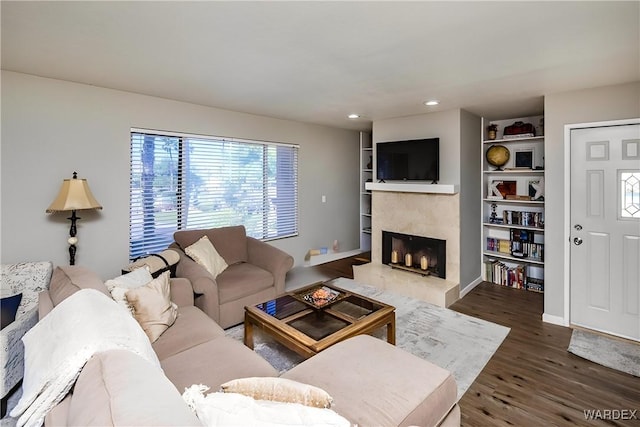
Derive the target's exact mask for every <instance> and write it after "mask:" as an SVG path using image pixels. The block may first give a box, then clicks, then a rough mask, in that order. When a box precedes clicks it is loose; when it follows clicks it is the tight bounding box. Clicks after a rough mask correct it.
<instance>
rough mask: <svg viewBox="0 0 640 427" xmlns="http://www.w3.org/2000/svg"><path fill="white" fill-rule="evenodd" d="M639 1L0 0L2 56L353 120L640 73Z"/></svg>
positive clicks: (326, 120) (532, 95) (10, 63)
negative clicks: (436, 103)
mask: <svg viewBox="0 0 640 427" xmlns="http://www.w3.org/2000/svg"><path fill="white" fill-rule="evenodd" d="M639 6H640V2H637V1H632V2H611V1H603V2H588V1H587V2H552V1H548V2H545V1H536V2H482V1H474V2H455V1H453V2H451V1H448V2H428V1H425V2H397V1H396V2H365V1H353V2H349V1H343V2H321V1H315V2H301V1H294V2H269V1H263V2H244V1H228V2H212V1H200V2H181V1H173V2H152V1H137V2H116V1H114V2H94V1H81V2H73V1H72V2H49V1H45V2H29V1H26V2H23V1H18V2H11V1H2V4H1V8H2V9H1V14H2V69H4V70H10V71H16V72H22V73H28V74H34V75H38V76H44V77H51V78H56V79H63V80H68V81H73V82H78V83H85V84H90V85H96V86H102V87H106V88H112V89H120V90H125V91H129V92H135V93H140V94H146V95H152V96H157V97H163V98H169V99H174V100H180V101H185V102H190V103H195V104H200V105H206V106H212V107H219V108H224V109H228V110H234V111H242V112H247V113H252V114H259V115H265V116H270V117H277V118H283V119H289V120H297V121H303V122H311V123H317V124H322V125H329V126H334V127H340V128H346V129H355V130H368V129H371V122H372V121H376V120H381V119H386V118H392V117H401V116H408V115H415V114H424V113H425V112H429V111H438V110H449V109H452V108H463V109H466V110H468V111H470V112H472V113H474V114H477V115H480V116H484V117H488V118H513V117H518V116H522V115H526V114H539V113H541V112H542V110H543V95H545V94H549V93H554V92H562V91H567V90H574V89H582V88H588V87H596V86H605V85H609V84H618V83H624V82H631V81H638V80H640V30H639V27H640V7H639ZM432 98H435V99H438V100H440V102H441V103H440V105H439V106H437V107H426V106H425V105H424V104H423V102H424V101H426V100H428V99H432ZM350 113H358V114H360V115H361V116H362V117H361V118H359V119H355V120H350V119H348V118H347V115H348V114H350Z"/></svg>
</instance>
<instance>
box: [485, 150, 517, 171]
mask: <svg viewBox="0 0 640 427" xmlns="http://www.w3.org/2000/svg"><path fill="white" fill-rule="evenodd" d="M485 156H486V158H487V162H488V163H489V164H490V165H491V166H495V167H496V170H498V171H501V170H503V169H502V166H504V165H506V164H507V162H508V161H509V158H510V157H511V153H510V152H509V149H508V148H507V147H505V146H504V145H492V146H491V147H489V149H488V150H487V154H486V155H485Z"/></svg>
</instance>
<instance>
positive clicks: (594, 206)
mask: <svg viewBox="0 0 640 427" xmlns="http://www.w3.org/2000/svg"><path fill="white" fill-rule="evenodd" d="M570 149H571V196H570V197H571V215H570V216H571V232H570V240H571V284H570V300H571V303H570V305H571V306H570V310H571V312H570V317H571V323H572V324H574V325H578V326H583V327H586V328H589V329H595V330H598V331H601V332H606V333H609V334H613V335H618V336H621V337H625V338H631V339H634V340H640V125H639V124H632V125H620V126H604V127H594V128H584V129H572V130H571V146H570Z"/></svg>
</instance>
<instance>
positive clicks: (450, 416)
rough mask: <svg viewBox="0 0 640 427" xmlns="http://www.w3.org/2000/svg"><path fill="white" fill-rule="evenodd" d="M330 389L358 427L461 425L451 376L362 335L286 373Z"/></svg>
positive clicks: (337, 404) (338, 407)
mask: <svg viewBox="0 0 640 427" xmlns="http://www.w3.org/2000/svg"><path fill="white" fill-rule="evenodd" d="M282 377H283V378H288V379H291V380H295V381H299V382H302V383H307V384H312V385H315V386H317V387H320V388H322V389H324V390H325V391H327V392H328V393H329V394H330V395H331V396H332V397H333V401H334V404H333V406H332V407H331V408H332V409H333V410H335V411H336V412H337V413H339V414H340V415H342V416H343V417H345V418H347V419H348V420H349V421H351V423H353V424H357V425H358V426H410V425H418V426H459V425H460V409H459V407H458V405H457V404H456V401H457V387H456V383H455V380H454V378H453V376H452V375H451V373H450V372H449V371H447V370H445V369H443V368H440V367H439V366H436V365H434V364H433V363H430V362H428V361H426V360H424V359H421V358H419V357H417V356H414V355H412V354H410V353H408V352H406V351H404V350H402V349H399V348H397V347H395V346H393V345H391V344H388V343H387V342H385V341H382V340H380V339H377V338H374V337H371V336H369V335H359V336H356V337H354V338H350V339H348V340H345V341H343V342H341V343H339V344H337V345H334V346H332V347H330V348H328V349H327V350H324V351H322V352H320V353H319V354H317V355H315V356H313V357H311V358H310V359H308V360H306V361H304V362H303V363H301V364H299V365H298V366H296V367H294V368H292V369H291V370H289V371H287V372H285V373H284V374H283V375H282Z"/></svg>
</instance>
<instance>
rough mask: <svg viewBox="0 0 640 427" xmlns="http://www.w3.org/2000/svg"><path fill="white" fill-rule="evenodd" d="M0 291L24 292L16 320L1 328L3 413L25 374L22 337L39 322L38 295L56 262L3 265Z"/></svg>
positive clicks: (0, 383)
mask: <svg viewBox="0 0 640 427" xmlns="http://www.w3.org/2000/svg"><path fill="white" fill-rule="evenodd" d="M1 270H2V271H1V276H2V280H1V281H0V293H1V295H2V297H5V296H10V295H15V294H18V293H22V301H21V302H20V306H19V307H18V311H17V313H16V319H15V320H14V321H13V322H12V323H11V324H9V325H8V326H7V327H5V328H4V329H2V331H0V349H2V358H1V360H2V380H1V382H0V387H2V389H1V390H0V391H1V392H2V413H3V415H4V412H5V409H6V403H7V398H8V395H9V394H10V392H11V391H12V390H13V388H14V387H15V386H16V385H17V384H18V383H19V382H20V381H21V380H22V377H23V375H24V346H23V344H22V337H23V336H24V334H25V333H26V332H27V331H28V330H29V329H31V328H32V327H33V326H34V325H35V324H36V323H37V322H38V294H39V293H40V292H41V291H44V290H46V289H48V288H49V281H50V279H51V273H52V272H53V264H52V263H51V262H46V261H45V262H22V263H17V264H2V268H1Z"/></svg>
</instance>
